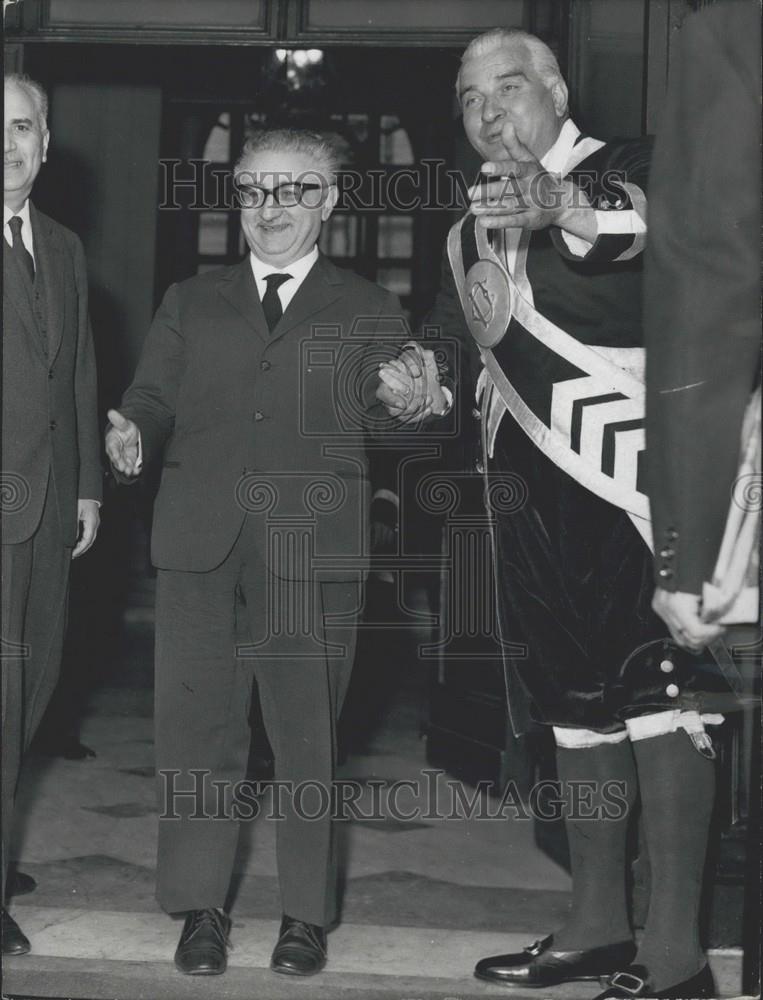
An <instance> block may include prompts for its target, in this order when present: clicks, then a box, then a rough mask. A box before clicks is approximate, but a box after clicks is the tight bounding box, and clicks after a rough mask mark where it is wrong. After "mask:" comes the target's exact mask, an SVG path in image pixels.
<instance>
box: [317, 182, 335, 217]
mask: <svg viewBox="0 0 763 1000" xmlns="http://www.w3.org/2000/svg"><path fill="white" fill-rule="evenodd" d="M338 199H339V188H338V187H337V186H336V184H331V185H329V189H328V191H327V192H326V198H325V201H324V202H323V204H322V205H321V221H322V222H326V220H327V219H328V217H329V216H330V215H331V213H332V212H333V211H334V209H335V208H336V203H337V201H338Z"/></svg>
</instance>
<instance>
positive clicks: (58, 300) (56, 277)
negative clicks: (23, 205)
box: [29, 204, 68, 363]
mask: <svg viewBox="0 0 763 1000" xmlns="http://www.w3.org/2000/svg"><path fill="white" fill-rule="evenodd" d="M29 208H30V214H31V218H32V233H33V234H34V256H35V266H36V267H37V269H38V270H39V271H40V273H41V275H42V281H43V286H44V289H45V300H46V301H45V309H46V313H47V325H48V350H49V352H50V361H51V363H52V362H53V361H55V358H56V355H57V354H58V350H59V348H60V346H61V338H62V336H63V332H64V314H65V311H66V298H65V295H64V272H65V270H66V266H67V263H68V262H65V260H64V247H63V245H62V243H61V240H60V238H59V236H58V234H57V233H56V231H55V229H54V228H53V227H52V226H51V225H50V222H49V221H48V219H47V218H46V217H45V216H44V215H41V213H40V212H38V211H37V209H36V208H35V207H34V205H32V204H30V206H29Z"/></svg>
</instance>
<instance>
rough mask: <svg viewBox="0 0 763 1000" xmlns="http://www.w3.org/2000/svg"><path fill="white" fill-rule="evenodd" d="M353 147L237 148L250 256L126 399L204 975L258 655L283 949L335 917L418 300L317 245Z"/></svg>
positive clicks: (112, 452) (267, 143) (171, 780)
mask: <svg viewBox="0 0 763 1000" xmlns="http://www.w3.org/2000/svg"><path fill="white" fill-rule="evenodd" d="M338 166H339V162H338V154H337V151H336V148H335V147H334V145H332V144H331V143H330V142H329V141H327V140H325V139H323V138H322V137H320V136H318V135H316V134H313V133H309V132H301V131H293V130H271V131H265V132H260V133H257V134H256V135H254V136H253V137H252V138H250V139H249V140H248V141H247V143H246V145H245V148H244V152H243V155H242V157H241V159H240V161H239V163H238V165H237V166H236V169H235V181H236V184H235V187H236V191H237V198H238V200H239V203H240V205H241V222H242V226H243V230H244V234H245V236H246V240H247V243H248V245H249V251H250V252H249V254H248V256H247V258H246V259H245V260H243V261H242V262H241V263H239V264H236V265H234V266H232V267H225V268H222V269H220V270H216V271H214V272H212V273H208V274H203V275H199V276H197V277H194V278H191V279H190V280H188V281H185V282H182V283H180V284H177V285H173V286H172V287H171V288H170V289H169V291H168V292H167V294H166V295H165V298H164V301H163V303H162V305H161V307H160V308H159V310H158V312H157V315H156V317H155V320H154V323H153V326H152V327H151V330H150V332H149V335H148V338H147V341H146V344H145V347H144V350H143V355H142V357H141V360H140V363H139V365H138V370H137V373H136V376H135V379H134V381H133V383H132V385H131V386H130V388H129V389H128V390H127V392H126V394H125V397H124V399H123V401H122V406H121V407H120V411H119V412H117V411H112V412H111V413H110V419H111V422H112V427H111V428H110V429H109V431H108V433H107V436H106V448H107V451H108V454H109V457H110V459H111V462H112V464H113V466H114V468H115V470H116V471H117V473H118V474H119V475H120V476H121V477H125V478H127V479H132V478H134V477H135V476H137V475H138V474H139V472H140V469H141V467H142V464H143V463H144V462H146V463H148V462H149V461H152V460H154V459H156V458H161V459H162V461H163V470H162V479H161V485H160V488H159V493H158V496H157V500H156V506H155V515H154V526H153V537H152V556H153V561H154V563H155V564H156V566H157V567H158V580H157V605H156V753H157V774H158V778H159V791H160V821H159V853H158V872H157V878H158V890H157V895H158V899H159V901H160V903H161V905H162V906H163V907H164V909H165V910H167V911H168V912H170V913H185V914H186V920H185V925H184V928H183V932H182V935H181V938H180V943H179V945H178V948H177V952H176V954H175V963H176V965H177V968H178V969H179V970H180V971H181V972H183V973H186V974H188V975H214V974H219V973H222V972H223V971H224V970H225V967H226V948H227V943H228V935H229V932H230V926H231V920H230V917H229V916H228V914H227V913H226V911H225V909H224V905H225V902H226V898H227V896H228V893H229V889H230V881H231V875H232V872H233V865H234V859H235V854H236V844H237V840H238V829H239V828H238V822H239V819H240V818H247V816H249V817H250V816H251V815H252V813H253V812H254V811H255V810H254V809H253V806H252V796H251V794H249V796H248V798H246V800H245V796H244V795H243V793H242V791H241V789H240V788H238V789H237V788H236V784H237V783H240V782H241V781H242V779H243V778H244V776H245V772H246V763H247V756H248V748H249V742H250V737H251V734H250V731H249V726H248V713H249V702H250V700H251V691H252V680H253V677H256V680H257V685H258V688H259V692H260V697H261V702H262V711H263V717H264V721H265V726H266V729H267V732H268V737H269V739H270V743H271V745H272V747H273V750H274V753H275V758H276V779H277V783H278V784H280V785H281V790H280V793H277V794H278V802H277V803H276V808H277V812H276V813H275V815H276V816H277V818H278V819H279V822H278V826H277V834H276V838H277V855H278V871H279V879H280V886H281V897H282V910H283V918H282V923H281V930H280V935H279V939H278V943H277V945H276V948H275V950H274V952H273V957H272V962H271V968H272V969H273V970H274V971H275V972H280V973H286V974H289V975H298V976H299V975H302V976H304V975H310V974H313V973H316V972H319V971H320V970H321V969H322V968H323V966H324V964H325V962H326V928H327V927H328V926H329V925H330V924H331V923H333V922H334V920H335V918H336V871H335V856H334V840H333V836H332V820H331V801H330V800H331V788H332V778H333V770H334V761H335V755H336V740H335V729H336V718H337V715H338V713H339V710H340V708H341V705H342V701H343V698H344V694H345V692H346V689H347V684H348V681H349V676H350V670H351V666H352V660H353V651H354V642H355V622H356V615H357V613H358V611H359V608H360V604H361V598H360V586H361V581H362V577H363V574H364V570H365V565H366V556H365V553H367V549H368V545H367V542H366V538H367V526H366V517H367V513H366V512H367V511H368V509H369V506H370V501H369V499H368V489H367V477H366V466H367V463H366V457H365V452H364V448H363V434H364V430H365V428H366V427H367V417H368V409H369V408H370V407H371V406H373V405H374V401H375V400H374V393H375V389H376V387H377V384H378V375H377V369H378V361H379V358H378V357H374V356H373V352H372V348H373V342H374V339H375V338H376V337H377V336H378V335H379V334H381V333H382V332H383V331H384V330H392V329H394V328H395V325H396V324H399V323H400V319H399V317H400V315H401V310H400V305H399V302H398V301H397V299H396V297H395V296H394V295H392V294H390V293H389V292H387V291H385V290H384V289H382V288H380V287H378V286H377V285H373V284H371V283H370V282H368V281H365V280H364V279H362V278H359V277H357V276H355V275H354V274H351V273H349V272H347V271H340V270H338V269H337V268H336V267H334V265H333V264H331V263H330V262H329V260H327V258H326V257H324V256H323V255H322V254H321V253H320V252H319V251H318V248H317V241H318V237H319V234H320V231H321V226H322V224H323V223H324V222H326V221H327V220H328V218H329V216H330V215H331V213H332V211H333V209H334V206H335V204H336V201H337V187H336V171H337V169H338ZM189 793H190V794H189ZM281 793H282V794H281ZM274 794H276V793H274ZM247 807H248V808H247Z"/></svg>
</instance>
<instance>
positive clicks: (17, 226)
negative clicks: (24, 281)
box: [8, 215, 34, 281]
mask: <svg viewBox="0 0 763 1000" xmlns="http://www.w3.org/2000/svg"><path fill="white" fill-rule="evenodd" d="M23 223H24V220H23V219H22V218H21V216H20V215H14V216H13V217H12V218H10V219H9V220H8V225H9V226H10V230H11V237H12V238H13V243H12V244H11V253H12V254H13V256H14V257H15V258H16V260H17V261H18V262H19V264H21V266H22V267H23V268H24V270H25V271H26V273H27V274H28V275H29V280H30V281H34V259H33V258H32V255H31V253H30V252H29V251H28V250H27V248H26V247H25V246H24V241H23V240H22V238H21V227H22V225H23Z"/></svg>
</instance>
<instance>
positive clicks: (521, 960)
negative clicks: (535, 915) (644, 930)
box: [474, 936, 636, 988]
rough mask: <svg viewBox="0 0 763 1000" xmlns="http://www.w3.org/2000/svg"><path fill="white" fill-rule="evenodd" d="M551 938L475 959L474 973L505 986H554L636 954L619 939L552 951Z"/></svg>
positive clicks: (604, 972)
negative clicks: (478, 960)
mask: <svg viewBox="0 0 763 1000" xmlns="http://www.w3.org/2000/svg"><path fill="white" fill-rule="evenodd" d="M553 943H554V939H553V936H552V937H547V938H543V940H542V941H536V942H535V944H533V945H530V947H529V948H525V949H524V951H519V952H514V953H513V954H510V955H493V956H492V957H490V958H483V959H482V960H481V961H480V962H478V963H477V966H476V968H475V970H474V975H475V976H476V977H477V979H486V980H487V981H488V982H489V983H501V984H502V985H506V986H529V987H531V988H532V987H539V986H556V985H557V983H568V982H573V981H575V980H580V979H600V978H601V977H602V976H608V975H609V974H610V973H612V972H613V971H615V970H616V969H618V968H622V967H623V959H625V961H626V962H632V961H633V957H634V956H635V954H636V945H635V944H634V943H633V941H620V942H619V943H618V944H608V945H604V946H603V947H601V948H589V949H588V950H587V951H555V950H554V949H553Z"/></svg>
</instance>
